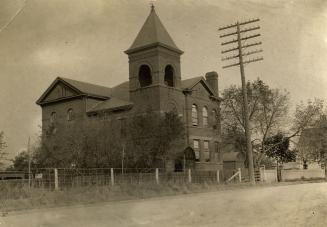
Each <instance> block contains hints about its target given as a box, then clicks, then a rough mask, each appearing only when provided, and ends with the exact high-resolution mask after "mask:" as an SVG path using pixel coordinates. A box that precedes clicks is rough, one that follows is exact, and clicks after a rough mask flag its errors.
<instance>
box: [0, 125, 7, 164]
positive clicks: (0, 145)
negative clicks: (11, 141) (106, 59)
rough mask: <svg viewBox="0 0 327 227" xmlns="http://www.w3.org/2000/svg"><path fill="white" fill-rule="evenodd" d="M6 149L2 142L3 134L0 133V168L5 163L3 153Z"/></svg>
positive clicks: (4, 154) (5, 154) (4, 153)
mask: <svg viewBox="0 0 327 227" xmlns="http://www.w3.org/2000/svg"><path fill="white" fill-rule="evenodd" d="M6 147H7V144H6V142H5V141H4V132H2V131H1V132H0V166H1V165H3V164H4V163H3V162H4V161H5V157H6V156H7V154H8V153H7V152H6V151H5V149H6Z"/></svg>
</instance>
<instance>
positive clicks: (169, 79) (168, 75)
mask: <svg viewBox="0 0 327 227" xmlns="http://www.w3.org/2000/svg"><path fill="white" fill-rule="evenodd" d="M165 85H167V86H169V87H174V68H173V67H172V66H171V65H167V66H166V68H165Z"/></svg>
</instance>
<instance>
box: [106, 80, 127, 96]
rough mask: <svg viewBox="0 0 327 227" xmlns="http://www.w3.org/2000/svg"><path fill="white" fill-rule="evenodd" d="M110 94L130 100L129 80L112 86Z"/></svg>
mask: <svg viewBox="0 0 327 227" xmlns="http://www.w3.org/2000/svg"><path fill="white" fill-rule="evenodd" d="M110 96H113V97H118V98H119V99H122V100H125V101H128V100H129V82H128V81H125V82H123V83H121V84H118V85H117V86H115V87H112V88H111V94H110Z"/></svg>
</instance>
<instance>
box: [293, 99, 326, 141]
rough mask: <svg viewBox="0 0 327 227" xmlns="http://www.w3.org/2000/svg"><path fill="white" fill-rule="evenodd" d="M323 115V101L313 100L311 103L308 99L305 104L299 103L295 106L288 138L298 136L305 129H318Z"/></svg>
mask: <svg viewBox="0 0 327 227" xmlns="http://www.w3.org/2000/svg"><path fill="white" fill-rule="evenodd" d="M323 115H324V101H323V100H321V99H317V98H315V99H314V100H313V101H312V100H310V99H309V100H308V101H307V103H306V104H305V103H304V102H301V103H300V104H298V105H297V106H296V109H295V113H294V117H293V121H292V126H291V132H292V133H291V135H289V137H290V138H292V137H295V136H300V135H301V133H302V132H303V131H304V130H305V129H306V128H310V127H319V125H320V124H321V123H322V122H321V120H322V116H323Z"/></svg>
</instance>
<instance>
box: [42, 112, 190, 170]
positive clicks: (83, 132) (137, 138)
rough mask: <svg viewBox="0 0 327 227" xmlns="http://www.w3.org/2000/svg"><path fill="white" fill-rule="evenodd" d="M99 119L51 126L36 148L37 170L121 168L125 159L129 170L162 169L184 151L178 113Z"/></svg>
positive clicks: (152, 113)
mask: <svg viewBox="0 0 327 227" xmlns="http://www.w3.org/2000/svg"><path fill="white" fill-rule="evenodd" d="M98 117H99V118H101V120H99V119H97V120H94V121H93V120H91V121H87V122H77V123H76V124H70V125H60V126H59V125H56V126H50V127H49V129H48V130H46V131H45V132H44V135H43V137H42V139H41V141H40V146H39V147H38V148H37V149H36V150H37V151H36V163H37V165H38V167H57V168H58V167H62V168H72V167H76V168H94V167H97V168H105V167H113V168H121V167H122V160H123V161H124V167H129V168H150V167H151V168H153V167H155V166H157V167H159V165H160V167H163V163H165V160H166V159H167V158H173V156H174V154H177V153H178V151H181V150H182V148H181V147H180V145H181V144H182V143H181V142H184V140H183V139H182V136H183V130H184V125H183V123H182V121H181V119H180V118H179V117H178V115H177V114H175V113H171V112H169V113H165V114H163V115H162V114H159V113H155V112H153V111H151V110H149V111H147V112H146V113H143V114H140V113H139V114H134V115H132V116H125V118H124V117H122V118H121V120H117V119H116V117H111V115H105V114H104V115H103V116H102V115H101V116H98ZM159 163H160V164H159Z"/></svg>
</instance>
